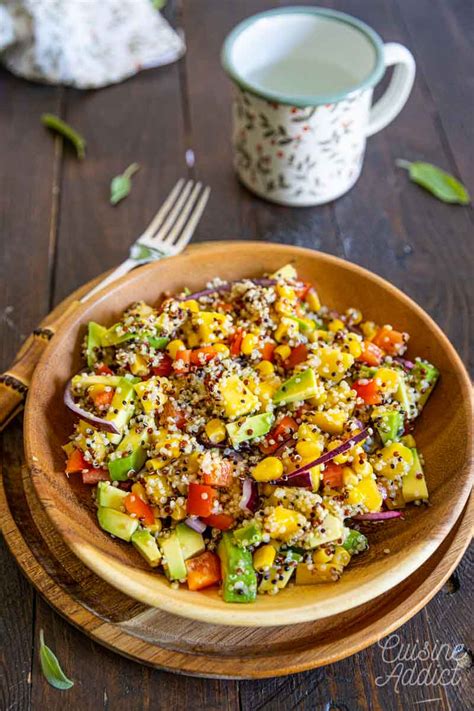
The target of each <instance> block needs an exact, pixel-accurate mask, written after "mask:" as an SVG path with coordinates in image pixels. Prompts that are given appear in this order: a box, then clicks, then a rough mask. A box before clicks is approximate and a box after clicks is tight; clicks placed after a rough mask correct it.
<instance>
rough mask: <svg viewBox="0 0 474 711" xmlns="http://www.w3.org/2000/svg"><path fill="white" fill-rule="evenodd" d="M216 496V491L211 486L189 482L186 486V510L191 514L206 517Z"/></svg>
mask: <svg viewBox="0 0 474 711" xmlns="http://www.w3.org/2000/svg"><path fill="white" fill-rule="evenodd" d="M216 498H217V491H216V490H215V489H213V488H212V486H207V485H206V484H195V483H194V482H193V483H191V484H190V485H189V487H188V500H187V503H186V512H187V513H188V514H190V515H191V516H202V517H203V518H207V516H210V515H211V513H212V508H213V504H214V501H215V500H216Z"/></svg>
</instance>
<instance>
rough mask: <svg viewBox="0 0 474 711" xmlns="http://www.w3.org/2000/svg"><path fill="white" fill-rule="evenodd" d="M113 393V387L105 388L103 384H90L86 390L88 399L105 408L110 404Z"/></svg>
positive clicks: (100, 407) (98, 406)
mask: <svg viewBox="0 0 474 711" xmlns="http://www.w3.org/2000/svg"><path fill="white" fill-rule="evenodd" d="M114 393H115V389H114V388H110V390H106V389H105V385H91V387H90V388H89V389H88V391H87V394H88V395H89V397H90V399H91V400H92V402H93V403H94V405H95V406H96V407H97V408H99V409H105V408H106V407H108V406H109V405H110V403H111V402H112V400H113V398H114Z"/></svg>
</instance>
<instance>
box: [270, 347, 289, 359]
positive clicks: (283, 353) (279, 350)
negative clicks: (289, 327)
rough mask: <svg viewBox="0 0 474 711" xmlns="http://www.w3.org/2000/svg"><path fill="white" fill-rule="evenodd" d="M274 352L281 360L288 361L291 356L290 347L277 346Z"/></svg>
mask: <svg viewBox="0 0 474 711" xmlns="http://www.w3.org/2000/svg"><path fill="white" fill-rule="evenodd" d="M274 352H275V355H277V356H278V357H279V358H281V359H282V360H286V359H287V358H289V357H290V355H291V348H290V346H277V347H276V348H275V351H274Z"/></svg>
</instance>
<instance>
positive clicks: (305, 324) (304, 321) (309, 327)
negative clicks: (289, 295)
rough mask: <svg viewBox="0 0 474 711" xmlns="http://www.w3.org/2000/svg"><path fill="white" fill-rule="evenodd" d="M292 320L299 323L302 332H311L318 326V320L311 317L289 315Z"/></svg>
mask: <svg viewBox="0 0 474 711" xmlns="http://www.w3.org/2000/svg"><path fill="white" fill-rule="evenodd" d="M288 318H291V320H292V321H295V322H296V323H297V324H298V328H299V330H300V331H301V333H305V334H307V333H311V332H312V331H314V330H315V328H316V322H315V321H313V320H312V319H310V318H299V317H298V316H288Z"/></svg>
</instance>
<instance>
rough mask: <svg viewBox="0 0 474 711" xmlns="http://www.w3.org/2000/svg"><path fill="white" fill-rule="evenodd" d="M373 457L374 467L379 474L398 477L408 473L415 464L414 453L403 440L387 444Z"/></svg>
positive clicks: (393, 477) (392, 477) (389, 477)
mask: <svg viewBox="0 0 474 711" xmlns="http://www.w3.org/2000/svg"><path fill="white" fill-rule="evenodd" d="M377 454H378V455H381V456H377V455H376V456H375V457H374V458H373V468H374V470H375V473H376V474H378V475H379V476H384V477H386V478H387V479H396V478H397V477H399V476H403V475H404V474H407V472H408V471H409V470H410V468H411V466H412V464H413V454H412V452H411V450H410V449H408V447H405V445H404V444H402V443H401V442H393V444H387V445H386V446H385V447H383V449H381V450H380V451H379V452H378V453H377Z"/></svg>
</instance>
